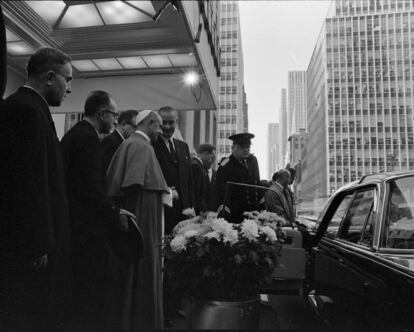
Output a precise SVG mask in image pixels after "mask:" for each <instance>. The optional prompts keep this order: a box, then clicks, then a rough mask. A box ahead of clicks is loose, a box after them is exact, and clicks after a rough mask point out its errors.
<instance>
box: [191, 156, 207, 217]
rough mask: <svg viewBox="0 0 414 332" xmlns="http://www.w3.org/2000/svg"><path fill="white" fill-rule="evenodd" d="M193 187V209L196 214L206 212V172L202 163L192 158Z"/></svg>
mask: <svg viewBox="0 0 414 332" xmlns="http://www.w3.org/2000/svg"><path fill="white" fill-rule="evenodd" d="M191 169H192V172H193V186H194V209H195V212H196V213H197V214H199V213H200V212H201V211H207V170H206V169H205V167H204V165H203V163H202V161H201V160H200V159H198V158H196V157H193V159H192V161H191Z"/></svg>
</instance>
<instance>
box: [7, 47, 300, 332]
mask: <svg viewBox="0 0 414 332" xmlns="http://www.w3.org/2000/svg"><path fill="white" fill-rule="evenodd" d="M27 74H28V80H27V82H26V84H25V85H24V86H22V87H21V88H19V90H18V91H17V92H16V93H14V94H12V95H11V96H9V97H8V98H7V99H6V100H5V101H4V102H3V103H2V107H1V108H2V109H1V112H0V125H1V128H0V129H1V130H0V141H1V142H2V144H1V145H0V150H1V153H2V156H4V158H2V159H1V162H0V174H2V177H1V183H0V237H1V238H0V264H1V269H0V330H1V331H59V330H62V331H72V329H73V331H98V330H112V331H113V330H114V331H118V330H138V329H144V330H153V329H161V328H163V325H164V323H167V324H168V323H169V321H170V319H172V318H173V316H174V315H175V314H176V312H177V310H178V308H179V304H178V303H177V297H176V296H175V295H174V292H173V290H171V289H170V288H169V287H168V285H166V284H163V279H162V258H161V256H162V238H163V237H164V236H165V235H168V234H170V233H171V231H172V230H173V228H174V227H175V225H177V223H178V222H179V221H181V220H182V219H184V216H183V215H182V211H183V210H184V209H186V208H190V207H194V208H195V210H196V212H197V213H198V214H202V213H205V212H207V211H218V212H219V216H224V217H226V218H227V219H228V220H230V221H232V222H235V223H239V222H241V221H242V219H243V217H242V213H243V212H244V211H249V210H258V209H261V208H268V209H269V210H271V211H274V212H277V213H278V214H280V215H282V216H284V217H285V218H286V220H289V221H292V222H293V221H294V212H293V208H292V206H293V200H294V198H293V195H292V193H291V192H288V185H289V182H290V173H289V172H288V171H284V170H281V171H279V172H277V173H275V175H274V178H273V185H272V186H271V187H270V188H268V189H266V190H261V189H263V188H262V187H260V176H259V169H258V163H257V159H256V158H255V157H254V156H253V155H252V154H251V153H250V145H251V139H252V138H253V137H254V135H252V134H248V133H244V134H237V135H233V136H231V137H229V139H231V140H232V141H233V148H232V154H231V155H230V156H229V157H226V158H224V159H222V160H221V161H220V163H219V167H218V170H217V172H216V171H215V170H214V167H213V165H214V161H215V147H214V146H213V145H211V144H207V143H203V144H200V145H199V146H198V147H197V148H196V151H195V153H194V154H193V155H192V154H190V150H189V147H188V145H187V143H185V142H184V141H182V140H179V139H176V138H175V137H174V133H175V131H176V126H177V112H176V110H174V109H173V108H172V107H169V106H167V107H162V108H160V109H159V110H158V111H151V110H143V111H140V112H138V111H135V110H127V111H125V112H122V113H121V114H120V115H119V113H118V110H117V105H116V101H115V100H114V99H113V98H112V97H111V95H110V94H109V93H108V92H106V91H100V90H97V91H92V92H91V93H90V94H89V96H88V97H87V99H86V101H85V104H84V116H83V119H82V121H80V122H78V123H77V124H75V125H74V126H73V127H72V128H71V129H70V130H69V131H68V132H67V133H66V134H65V135H64V137H63V138H62V140H61V141H60V142H59V140H58V137H57V134H56V129H55V126H54V123H53V120H52V117H51V113H50V110H49V106H60V105H61V103H62V101H63V100H64V98H65V97H66V96H67V94H70V93H71V81H72V67H71V60H70V58H69V57H68V56H67V55H66V54H64V53H63V52H61V51H59V50H56V49H52V48H43V49H41V50H39V51H37V52H36V53H35V54H34V55H32V57H31V58H30V60H29V62H28V66H27ZM115 123H116V124H117V125H116V128H115V129H114V128H113V127H114V124H115ZM102 135H105V137H104V138H103V139H101V136H102ZM241 184H244V185H241ZM135 225H137V226H138V227H136V226H135ZM136 239H138V240H139V239H141V240H142V243H141V244H142V245H141V247H139V246H138V247H136V242H137V241H135V240H136ZM138 258H139V259H138ZM164 314H165V316H164Z"/></svg>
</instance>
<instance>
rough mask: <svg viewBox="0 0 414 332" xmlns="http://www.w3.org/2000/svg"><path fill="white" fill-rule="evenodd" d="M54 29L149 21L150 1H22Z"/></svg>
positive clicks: (151, 8) (153, 11)
mask: <svg viewBox="0 0 414 332" xmlns="http://www.w3.org/2000/svg"><path fill="white" fill-rule="evenodd" d="M26 3H27V4H28V5H29V6H30V7H31V9H33V10H34V11H35V12H36V13H37V14H38V15H39V16H40V17H41V18H42V19H43V20H44V21H45V22H46V23H48V24H49V25H50V26H51V27H53V28H54V29H68V28H81V27H92V26H102V25H115V24H131V23H143V22H152V17H153V16H154V15H155V9H154V7H153V5H152V3H151V1H145V0H143V1H94V2H92V3H91V2H90V1H26Z"/></svg>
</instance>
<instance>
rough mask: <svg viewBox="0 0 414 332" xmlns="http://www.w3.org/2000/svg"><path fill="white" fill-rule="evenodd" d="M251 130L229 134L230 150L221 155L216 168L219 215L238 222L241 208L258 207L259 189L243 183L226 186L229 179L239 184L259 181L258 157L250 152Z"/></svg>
mask: <svg viewBox="0 0 414 332" xmlns="http://www.w3.org/2000/svg"><path fill="white" fill-rule="evenodd" d="M253 137H254V135H253V134H250V133H241V134H235V135H232V136H230V137H229V139H230V140H232V141H233V146H232V154H231V155H230V156H229V157H224V158H223V159H222V160H221V161H220V163H219V167H218V170H217V196H218V201H219V208H218V213H219V215H218V216H219V217H223V218H226V219H227V220H228V221H231V222H234V223H240V222H242V221H243V212H245V211H253V210H257V209H258V208H259V193H258V191H257V190H256V189H252V188H246V187H242V186H234V185H230V186H228V190H227V193H226V183H227V182H228V181H231V182H237V183H241V184H250V185H260V176H259V166H258V164H257V159H256V157H255V156H253V155H252V154H251V153H250V145H251V141H250V140H251V139H252V138H253Z"/></svg>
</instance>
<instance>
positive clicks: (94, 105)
mask: <svg viewBox="0 0 414 332" xmlns="http://www.w3.org/2000/svg"><path fill="white" fill-rule="evenodd" d="M110 104H111V96H110V95H109V93H108V92H106V91H102V90H96V91H92V92H91V93H89V96H88V98H86V101H85V106H84V110H85V115H86V116H91V115H95V114H96V113H98V112H99V111H100V110H101V108H102V106H109V105H110Z"/></svg>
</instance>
